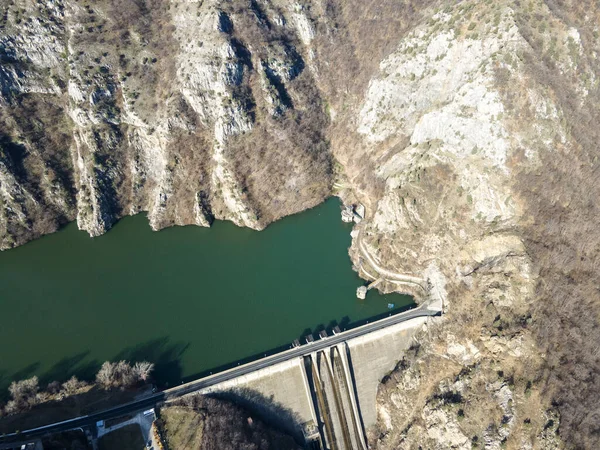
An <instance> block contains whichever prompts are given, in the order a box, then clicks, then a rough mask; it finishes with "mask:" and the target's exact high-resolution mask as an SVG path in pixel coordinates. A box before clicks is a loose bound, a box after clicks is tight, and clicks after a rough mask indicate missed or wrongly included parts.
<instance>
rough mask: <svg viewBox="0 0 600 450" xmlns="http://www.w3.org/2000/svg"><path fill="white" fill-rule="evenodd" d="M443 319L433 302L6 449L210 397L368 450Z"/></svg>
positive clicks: (306, 435) (345, 447)
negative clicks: (401, 364) (379, 410)
mask: <svg viewBox="0 0 600 450" xmlns="http://www.w3.org/2000/svg"><path fill="white" fill-rule="evenodd" d="M439 314H441V307H440V305H438V304H437V302H426V303H424V304H423V305H421V306H419V307H417V308H415V309H412V310H409V311H406V312H403V313H399V314H395V315H390V316H388V317H385V318H382V319H379V320H376V321H372V322H371V323H369V322H367V323H366V324H364V325H362V326H359V327H356V328H352V329H350V330H346V331H342V332H338V333H335V334H334V335H332V336H327V337H322V338H320V339H319V340H317V341H314V342H308V343H306V344H304V345H300V346H296V347H293V348H291V349H289V350H286V351H283V352H280V353H277V354H274V355H271V356H266V357H264V358H261V359H259V360H256V361H252V362H249V363H247V364H244V365H240V366H237V367H234V368H232V369H229V370H226V371H223V372H220V373H217V374H214V375H210V376H208V377H204V378H201V379H198V380H195V381H192V382H189V383H186V384H182V385H180V386H177V387H174V388H171V389H167V390H165V391H162V392H159V393H156V394H153V395H151V396H148V397H146V398H143V399H139V400H136V401H133V402H130V403H126V404H123V405H120V406H117V407H114V408H110V409H107V410H104V411H101V412H98V413H94V414H90V415H88V416H82V417H77V418H73V419H69V420H65V421H62V422H58V423H54V424H50V425H46V426H42V427H38V428H34V429H29V430H24V431H21V432H15V433H10V434H6V435H4V436H2V437H0V444H2V443H8V442H14V441H25V440H32V439H35V438H38V437H41V436H44V435H47V434H51V433H57V432H62V431H67V430H73V429H76V428H85V427H94V426H96V423H97V422H98V421H101V420H107V419H111V418H117V417H121V416H124V415H126V414H133V413H137V412H140V411H143V410H146V409H148V408H152V407H160V406H161V405H165V404H167V405H168V403H169V402H171V401H173V400H174V399H177V398H179V397H182V396H184V395H194V394H203V395H214V396H221V397H225V398H231V399H234V400H236V401H237V402H238V403H241V404H242V405H243V406H245V407H247V408H248V409H250V410H251V411H253V410H254V411H258V412H259V415H263V416H265V415H267V416H268V415H269V414H270V412H269V409H271V413H272V416H273V417H272V418H275V419H276V418H277V417H279V418H280V419H285V420H282V422H281V423H279V424H276V425H279V426H280V427H282V428H284V429H286V431H288V432H290V433H291V434H292V435H294V436H295V437H296V438H297V440H304V441H305V442H307V443H310V442H312V443H316V444H317V445H316V446H317V447H320V448H323V449H329V450H350V449H361V450H366V449H367V448H368V447H367V442H366V430H367V429H368V428H369V427H370V426H372V425H374V424H375V421H376V418H377V417H376V404H375V399H376V394H377V386H378V385H379V382H380V381H381V379H382V378H383V377H384V376H385V375H386V374H388V373H389V372H390V371H391V370H392V369H394V367H395V366H396V364H397V363H398V361H399V360H400V359H401V357H402V352H403V351H404V350H405V349H406V348H408V346H409V345H410V343H411V342H412V336H413V335H414V333H415V332H416V331H418V330H419V329H421V328H422V327H423V325H424V324H425V323H426V322H427V321H428V320H429V319H430V318H431V317H433V316H437V315H439ZM282 411H283V412H284V414H281V412H282ZM267 419H268V418H267Z"/></svg>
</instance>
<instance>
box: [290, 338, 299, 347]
mask: <svg viewBox="0 0 600 450" xmlns="http://www.w3.org/2000/svg"><path fill="white" fill-rule="evenodd" d="M292 347H294V348H296V347H300V341H299V340H298V339H294V342H292Z"/></svg>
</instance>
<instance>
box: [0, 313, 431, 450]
mask: <svg viewBox="0 0 600 450" xmlns="http://www.w3.org/2000/svg"><path fill="white" fill-rule="evenodd" d="M439 314H440V312H439V311H432V310H429V309H426V308H424V307H419V308H415V309H412V310H409V311H406V312H403V313H400V314H395V315H393V316H390V317H385V318H383V319H380V320H377V321H375V322H371V323H367V324H365V325H362V326H360V327H357V328H353V329H351V330H347V331H344V332H342V333H339V334H337V335H334V336H330V337H328V338H325V339H320V340H318V341H315V342H313V343H311V344H305V345H301V346H300V347H296V348H292V349H290V350H286V351H283V352H281V353H277V354H275V355H271V356H267V357H265V358H262V359H260V360H257V361H253V362H250V363H247V364H244V365H243V366H238V367H234V368H233V369H229V370H226V371H224V372H220V373H218V374H215V375H211V376H209V377H205V378H201V379H199V380H196V381H192V382H190V383H186V384H182V385H181V386H177V387H174V388H171V389H168V390H166V391H162V392H159V393H157V394H154V395H152V396H150V397H147V398H144V399H141V400H136V401H134V402H130V403H126V404H124V405H121V406H117V407H115V408H111V409H107V410H105V411H101V412H98V413H94V414H90V415H89V416H82V417H77V418H75V419H69V420H65V421H62V422H57V423H54V424H50V425H46V426H43V427H39V428H33V429H30V430H25V431H22V432H20V433H18V434H17V433H11V434H7V435H4V436H1V437H0V444H1V443H5V442H10V441H15V440H18V441H25V440H28V439H33V438H36V437H40V436H43V435H45V434H48V433H57V432H60V431H67V430H72V429H75V428H81V427H86V426H90V425H94V424H95V423H96V422H97V421H99V420H107V419H111V418H115V417H120V416H123V415H125V414H131V413H137V412H139V411H143V410H146V409H149V408H153V407H154V406H155V405H156V404H157V403H161V402H164V401H165V400H171V399H174V398H177V397H181V396H183V395H186V394H189V393H191V392H194V391H198V390H200V389H205V388H207V387H210V386H213V385H215V384H218V383H222V382H224V381H228V380H231V379H232V378H236V377H239V376H242V375H246V374H248V373H250V372H254V371H256V370H260V369H263V368H265V367H269V366H272V365H274V364H278V363H281V362H284V361H288V360H290V359H293V358H299V357H302V356H306V355H309V354H311V353H313V352H316V351H319V350H323V349H325V348H327V347H331V346H333V345H336V344H340V343H342V342H344V341H347V340H349V339H352V338H356V337H359V336H363V335H365V334H368V333H372V332H373V331H376V330H380V329H382V328H385V327H389V326H390V325H395V324H398V323H401V322H405V321H407V320H410V319H415V318H417V317H430V316H437V315H439Z"/></svg>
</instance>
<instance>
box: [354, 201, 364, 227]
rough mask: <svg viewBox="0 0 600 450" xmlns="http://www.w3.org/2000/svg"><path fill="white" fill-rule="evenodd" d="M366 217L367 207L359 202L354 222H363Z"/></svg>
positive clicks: (355, 209) (355, 210)
mask: <svg viewBox="0 0 600 450" xmlns="http://www.w3.org/2000/svg"><path fill="white" fill-rule="evenodd" d="M364 218H365V207H364V205H361V204H360V203H359V204H358V205H356V208H354V215H353V217H352V219H353V220H354V222H356V223H360V222H362V220H363V219H364Z"/></svg>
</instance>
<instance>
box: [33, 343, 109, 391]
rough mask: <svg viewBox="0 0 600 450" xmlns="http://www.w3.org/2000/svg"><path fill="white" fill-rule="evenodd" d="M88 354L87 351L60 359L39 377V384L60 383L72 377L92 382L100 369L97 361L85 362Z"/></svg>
mask: <svg viewBox="0 0 600 450" xmlns="http://www.w3.org/2000/svg"><path fill="white" fill-rule="evenodd" d="M89 354H90V351H89V350H87V351H84V352H81V353H78V354H76V355H74V356H70V357H66V358H63V359H61V360H60V361H59V362H57V363H56V364H54V365H53V366H52V367H51V368H50V369H49V370H47V371H46V372H45V373H44V374H43V375H42V376H41V377H40V384H41V385H44V384H48V383H51V382H53V381H59V382H62V381H66V380H68V379H69V378H71V377H72V376H75V377H77V378H78V379H80V380H86V381H90V380H93V379H94V377H95V376H96V372H98V369H100V363H99V362H98V361H97V360H88V361H86V358H87V357H88V355H89Z"/></svg>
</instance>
